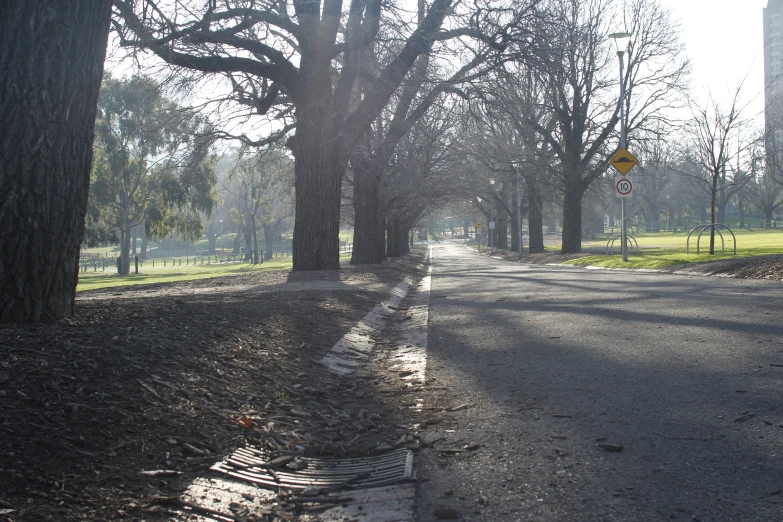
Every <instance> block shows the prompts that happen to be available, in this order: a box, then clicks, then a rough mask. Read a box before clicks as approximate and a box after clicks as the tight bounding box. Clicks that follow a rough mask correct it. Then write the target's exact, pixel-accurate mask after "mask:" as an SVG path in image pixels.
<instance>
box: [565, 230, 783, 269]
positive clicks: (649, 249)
mask: <svg viewBox="0 0 783 522" xmlns="http://www.w3.org/2000/svg"><path fill="white" fill-rule="evenodd" d="M722 232H723V240H724V242H725V249H726V254H723V255H722V254H721V253H720V245H721V242H720V236H718V235H717V234H716V235H715V255H712V256H711V255H709V254H707V253H706V252H708V251H709V241H710V238H709V235H708V234H709V231H707V232H705V233H704V234H703V235H702V237H701V247H700V248H701V254H696V253H695V252H696V239H697V234H695V233H694V234H693V235H692V236H691V241H690V253H689V254H686V253H685V244H686V240H687V237H688V233H687V232H676V233H675V232H660V233H642V234H635V235H634V237H635V238H636V240H637V242H638V243H639V251H640V255H636V254H635V253H633V252H632V251H631V250H630V249H629V251H628V262H627V263H624V262H623V260H622V257H621V256H620V253H619V250H620V241H619V240H618V241H615V243H614V246H615V248H614V252H615V255H613V256H605V255H595V256H587V257H580V258H579V259H572V260H571V261H566V263H565V264H569V265H592V266H603V267H607V268H621V267H622V268H663V267H667V266H671V265H677V264H681V263H698V262H701V261H713V260H716V259H727V258H734V257H750V256H763V255H768V254H783V230H774V229H773V230H769V229H767V230H752V231H748V230H735V231H734V235H735V236H737V255H736V256H734V254H733V252H734V242H733V240H732V238H731V234H730V233H729V232H728V231H726V230H723V231H722ZM582 247H583V248H585V249H604V248H605V247H606V240H603V241H584V242H583V243H582Z"/></svg>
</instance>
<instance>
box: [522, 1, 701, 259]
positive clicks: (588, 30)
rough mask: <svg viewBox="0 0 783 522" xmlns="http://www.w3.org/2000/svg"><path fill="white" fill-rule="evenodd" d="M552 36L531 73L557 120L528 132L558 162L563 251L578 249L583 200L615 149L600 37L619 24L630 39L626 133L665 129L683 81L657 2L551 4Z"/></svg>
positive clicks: (610, 70)
mask: <svg viewBox="0 0 783 522" xmlns="http://www.w3.org/2000/svg"><path fill="white" fill-rule="evenodd" d="M552 11H553V16H554V17H555V18H556V26H555V27H557V28H558V30H556V31H555V32H554V34H553V37H552V38H551V39H550V47H549V51H548V52H547V53H545V54H544V55H543V59H542V60H541V63H540V65H539V66H538V67H537V74H538V76H539V77H540V79H541V82H542V84H543V86H544V87H543V91H544V94H545V101H544V102H543V106H544V108H545V109H547V110H548V111H549V112H551V113H552V114H554V115H555V119H556V125H555V126H554V127H553V128H551V129H549V128H546V127H545V126H544V125H542V124H541V123H540V122H538V121H536V120H535V119H532V118H531V119H528V120H527V121H526V122H525V124H527V125H529V126H530V127H531V128H533V129H534V130H535V131H536V132H538V133H539V134H540V135H541V136H542V138H543V139H545V140H546V141H547V142H548V143H549V145H550V146H551V147H552V150H553V152H554V154H555V156H556V157H557V160H558V163H559V168H558V171H557V175H558V177H559V178H560V184H561V187H562V190H563V205H562V209H563V236H562V252H563V253H574V252H580V251H581V249H582V239H581V233H582V197H583V196H584V194H585V192H586V191H587V189H588V188H589V187H590V184H591V183H593V182H594V181H595V180H597V179H599V178H601V177H602V176H604V174H605V173H606V171H607V168H608V166H609V158H610V157H611V156H612V155H613V153H614V152H615V151H616V150H617V147H615V146H612V145H610V144H609V139H610V138H611V137H613V135H614V131H615V128H616V126H617V124H618V123H619V122H620V105H619V101H614V100H616V99H617V98H616V95H615V94H614V93H615V92H616V91H615V89H616V88H617V80H616V72H615V71H616V70H617V68H616V65H615V63H616V62H615V59H616V56H614V53H613V52H611V51H610V49H609V43H608V42H607V38H606V35H607V34H608V33H610V32H612V31H614V30H619V28H618V27H617V26H618V25H621V24H620V22H619V21H618V16H622V17H623V18H624V23H623V24H622V25H625V26H626V27H627V29H628V31H629V32H630V33H631V35H632V38H631V43H630V45H629V47H628V50H627V51H626V52H625V56H624V57H625V59H626V61H627V66H626V68H625V71H624V76H623V78H621V79H620V81H621V82H623V83H624V84H625V92H626V97H625V103H626V107H625V118H626V127H627V129H628V132H629V134H632V133H633V132H634V131H635V130H637V129H644V128H647V127H652V126H659V125H661V124H662V123H667V121H666V119H665V112H663V110H664V109H665V108H667V107H669V106H671V105H677V103H678V102H677V100H678V98H679V95H680V89H681V88H682V87H683V86H684V82H685V78H686V76H687V74H688V70H689V67H688V63H687V60H685V59H683V58H680V57H678V54H679V53H680V51H681V48H680V45H679V44H678V42H677V26H676V25H675V24H673V23H672V22H671V15H670V14H669V12H668V11H666V10H665V9H663V8H662V7H661V5H660V4H659V3H658V2H657V1H647V0H633V1H631V2H629V3H628V4H626V5H625V12H621V11H620V10H619V8H618V4H617V3H615V2H613V1H612V0H555V1H553V2H552Z"/></svg>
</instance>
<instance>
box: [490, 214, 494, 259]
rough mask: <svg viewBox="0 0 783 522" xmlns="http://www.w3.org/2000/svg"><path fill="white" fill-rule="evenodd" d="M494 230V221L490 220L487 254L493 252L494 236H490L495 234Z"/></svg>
mask: <svg viewBox="0 0 783 522" xmlns="http://www.w3.org/2000/svg"><path fill="white" fill-rule="evenodd" d="M494 231H495V222H494V221H490V222H489V237H490V242H489V246H490V252H489V254H490V255H492V254H494V253H495V238H494V237H492V236H494V235H495V232H494Z"/></svg>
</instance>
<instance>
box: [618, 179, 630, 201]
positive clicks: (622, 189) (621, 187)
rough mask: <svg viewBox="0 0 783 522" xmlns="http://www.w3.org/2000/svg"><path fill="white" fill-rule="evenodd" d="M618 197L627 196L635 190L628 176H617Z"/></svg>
mask: <svg viewBox="0 0 783 522" xmlns="http://www.w3.org/2000/svg"><path fill="white" fill-rule="evenodd" d="M614 188H615V191H616V192H617V197H618V198H627V197H630V196H631V192H633V183H631V180H630V179H628V178H627V177H622V178H617V179H616V180H615V183H614Z"/></svg>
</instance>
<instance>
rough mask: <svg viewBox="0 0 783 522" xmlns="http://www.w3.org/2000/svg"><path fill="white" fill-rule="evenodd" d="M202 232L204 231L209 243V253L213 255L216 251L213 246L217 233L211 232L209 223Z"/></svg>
mask: <svg viewBox="0 0 783 522" xmlns="http://www.w3.org/2000/svg"><path fill="white" fill-rule="evenodd" d="M204 232H205V233H206V236H207V243H208V244H209V253H210V255H214V254H215V252H217V248H216V247H215V244H216V242H217V234H215V233H214V232H213V230H212V225H211V224H210V225H209V226H208V227H207V229H206V230H205V231H204Z"/></svg>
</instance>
